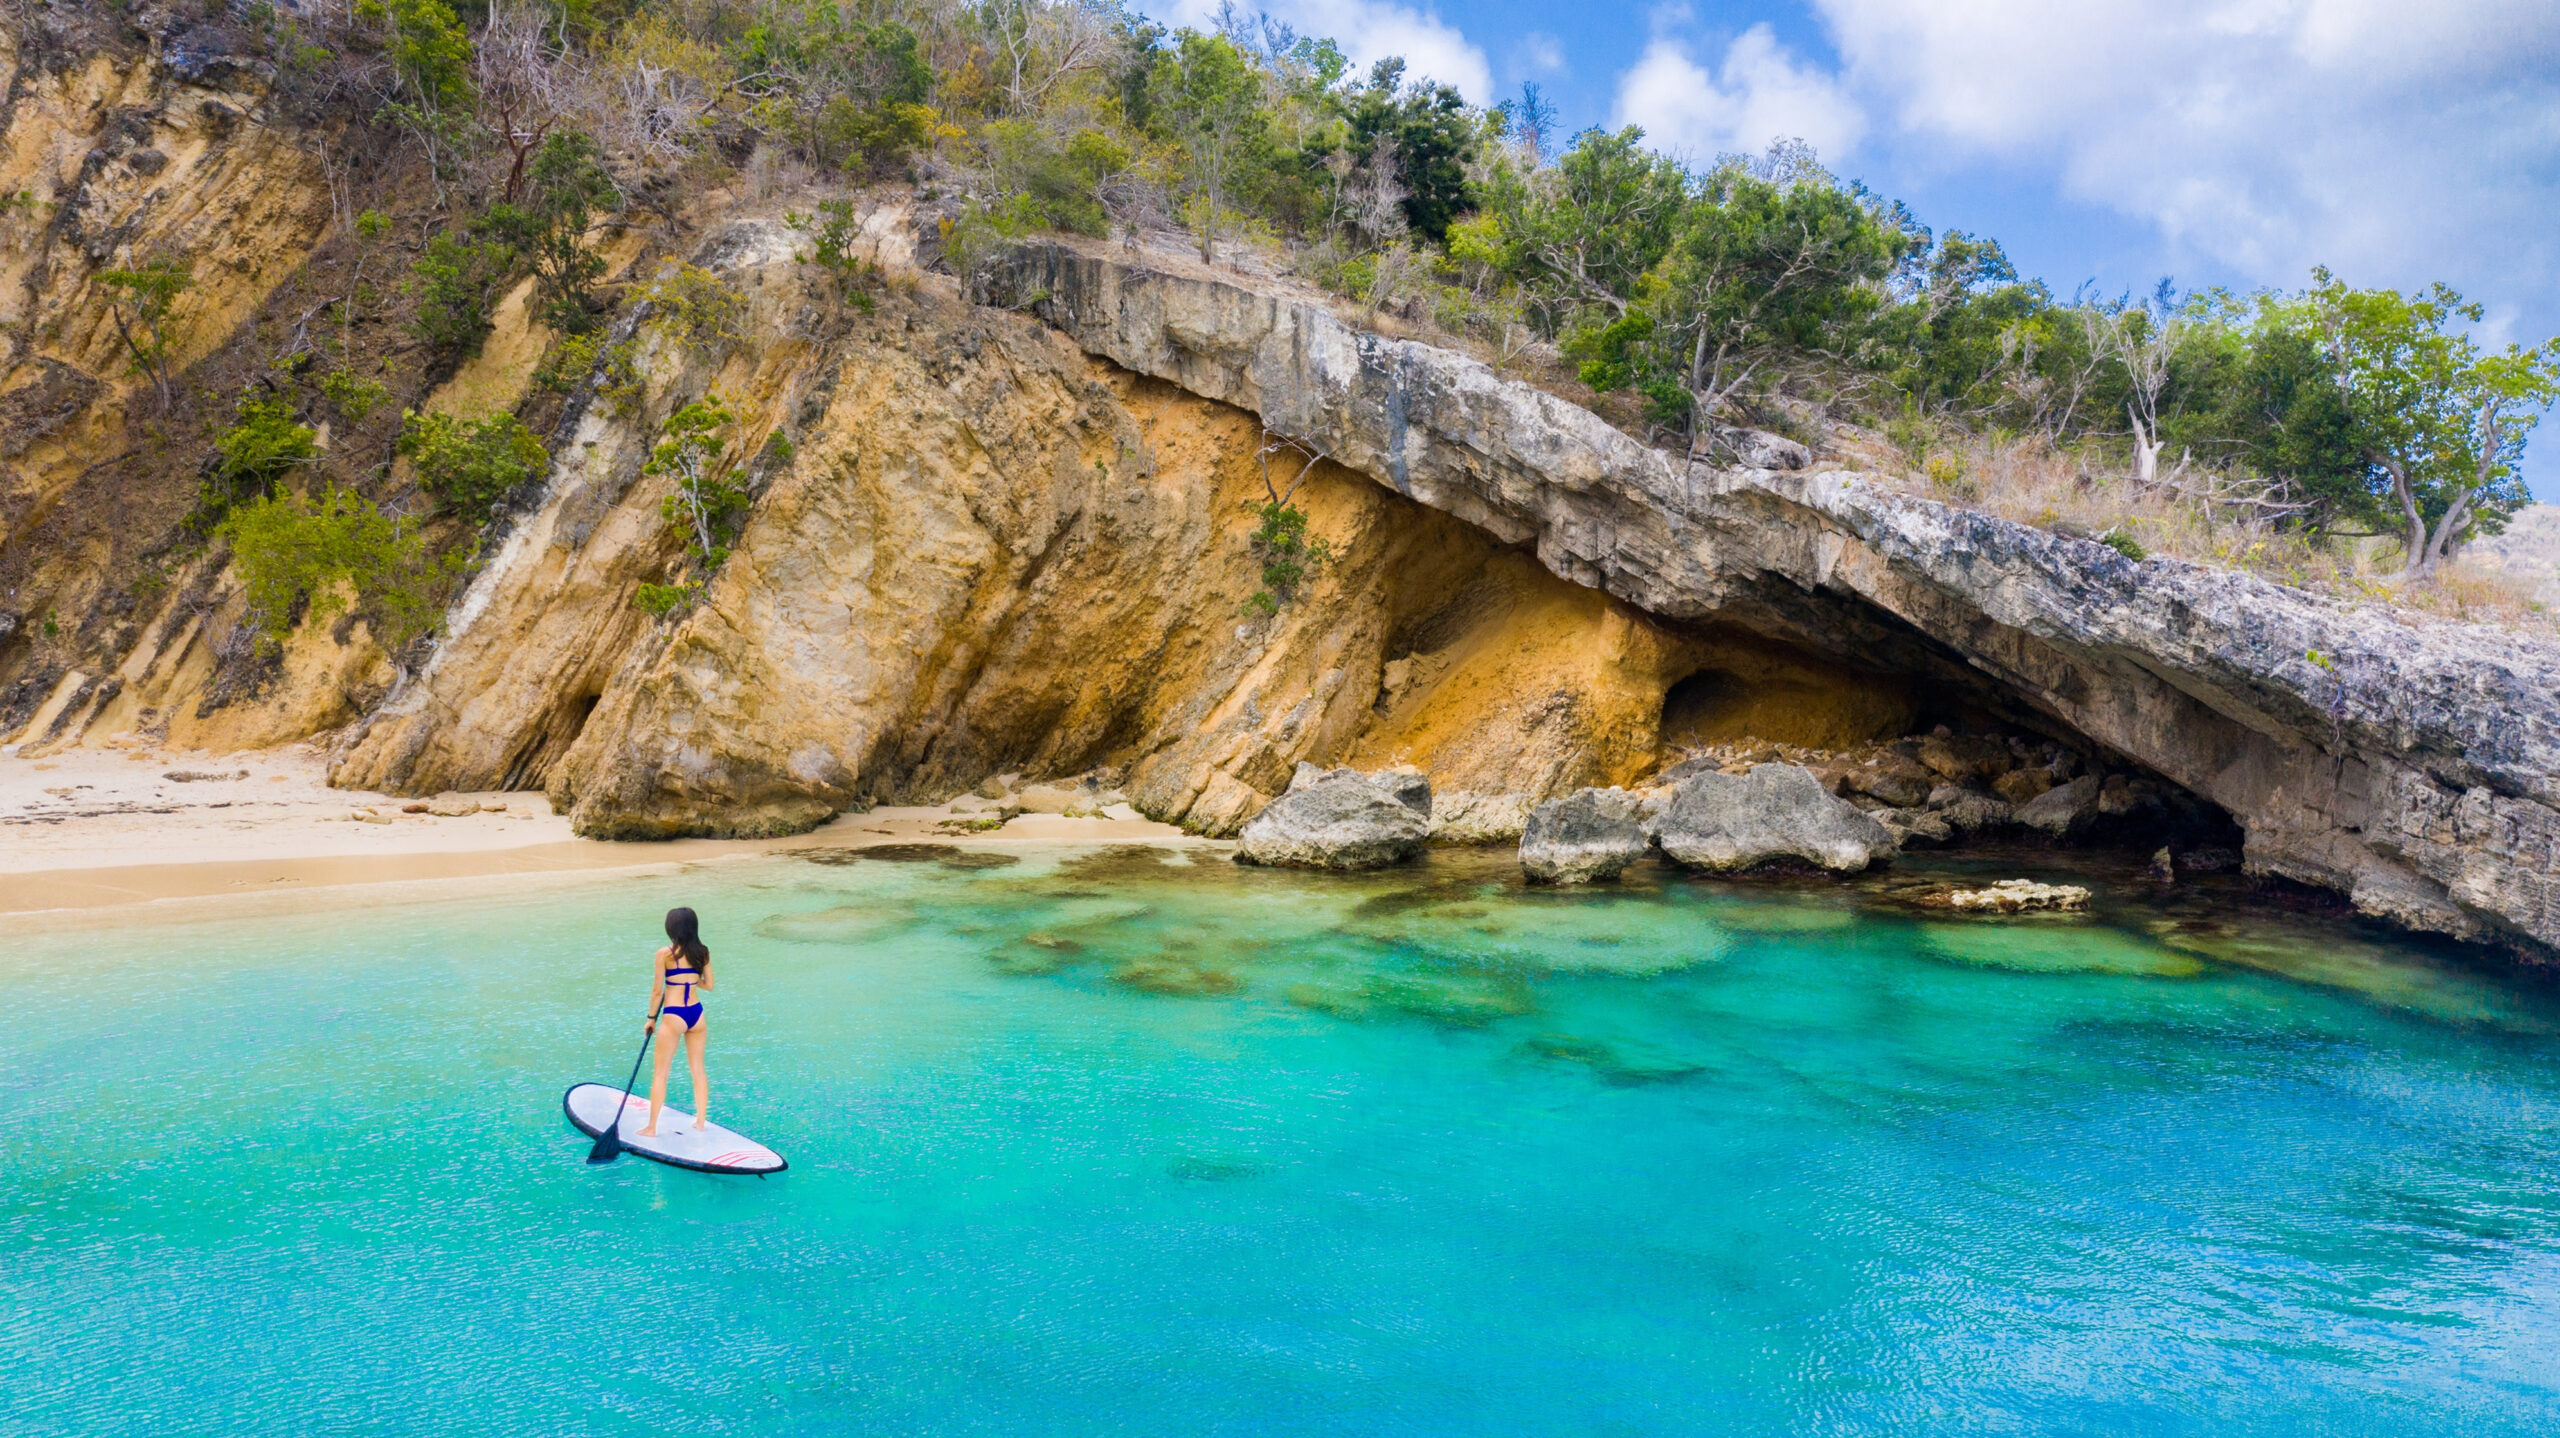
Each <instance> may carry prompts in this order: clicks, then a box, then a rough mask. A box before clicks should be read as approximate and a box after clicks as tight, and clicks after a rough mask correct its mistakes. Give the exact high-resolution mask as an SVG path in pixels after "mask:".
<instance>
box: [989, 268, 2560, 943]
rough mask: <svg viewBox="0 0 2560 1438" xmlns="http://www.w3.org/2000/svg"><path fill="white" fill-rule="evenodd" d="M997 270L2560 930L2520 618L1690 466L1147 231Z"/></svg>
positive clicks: (1634, 553) (1455, 501) (1513, 516)
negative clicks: (2469, 616) (1191, 261)
mask: <svg viewBox="0 0 2560 1438" xmlns="http://www.w3.org/2000/svg"><path fill="white" fill-rule="evenodd" d="M990 298H992V299H994V300H995V301H997V302H999V303H1008V304H1014V305H1020V306H1023V307H1026V308H1029V309H1031V310H1033V311H1034V312H1036V313H1038V314H1039V315H1041V316H1042V317H1043V318H1045V319H1047V320H1049V321H1050V322H1051V323H1052V324H1054V325H1056V326H1058V328H1059V329H1060V330H1062V331H1063V332H1065V333H1066V334H1068V335H1071V336H1073V337H1074V338H1075V339H1076V341H1077V342H1078V343H1079V344H1081V345H1083V346H1084V347H1085V348H1086V349H1088V350H1090V351H1092V352H1093V353H1096V354H1099V355H1103V356H1107V357H1108V358H1110V359H1111V360H1113V361H1115V362H1116V363H1118V364H1121V365H1124V366H1127V367H1128V368H1130V369H1133V370H1136V371H1138V372H1140V373H1143V374H1151V375H1157V376H1161V377H1163V378H1166V379H1169V380H1172V381H1173V382H1175V383H1177V384H1180V385H1181V386H1183V387H1184V388H1185V389H1188V390H1190V391H1192V392H1193V393H1196V394H1201V395H1205V396H1209V397H1213V398H1216V399H1220V400H1223V401H1226V402H1228V403H1231V404H1235V405H1237V406H1240V407H1242V408H1245V409H1249V410H1252V411H1254V412H1255V413H1257V414H1259V415H1260V416H1261V417H1262V420H1263V422H1264V423H1265V424H1267V425H1269V426H1270V427H1271V428H1273V429H1275V430H1277V431H1280V432H1282V433H1285V434H1288V435H1290V436H1292V437H1294V438H1296V439H1298V440H1300V441H1301V442H1303V443H1306V444H1309V445H1312V446H1315V447H1317V448H1320V449H1322V450H1323V451H1324V452H1326V453H1327V454H1329V455H1331V456H1332V457H1333V458H1334V459H1335V460H1336V461H1337V462H1339V463H1342V464H1344V465H1346V466H1349V467H1350V468H1353V469H1356V470H1358V471H1360V472H1362V473H1364V474H1367V475H1369V476H1370V477H1372V478H1373V479H1376V480H1377V481H1379V482H1380V483H1381V484H1383V485H1385V486H1387V487H1389V488H1391V489H1393V490H1395V491H1396V492H1397V493H1399V494H1403V495H1408V496H1411V497H1412V498H1414V499H1417V500H1419V501H1421V502H1422V503H1425V504H1428V505H1430V506H1431V507H1433V508H1435V509H1439V510H1442V511H1444V512H1446V513H1449V514H1452V515H1455V516H1457V517H1458V518H1460V519H1463V520H1465V521H1466V522H1467V523H1468V524H1470V525H1473V526H1475V527H1477V528H1479V529H1482V530H1484V531H1485V532H1486V533H1488V534H1491V535H1493V536H1495V537H1496V538H1498V539H1500V540H1502V541H1504V542H1507V543H1513V544H1534V545H1535V547H1536V551H1537V554H1538V558H1539V560H1540V561H1541V562H1542V563H1544V564H1545V565H1546V566H1547V567H1548V568H1549V569H1550V570H1552V571H1554V572H1555V573H1557V574H1559V575H1562V576H1564V577H1566V578H1569V579H1571V580H1573V581H1575V582H1576V583H1579V584H1586V585H1590V586H1592V587H1594V588H1598V589H1601V590H1604V591H1605V592H1607V593H1609V594H1611V595H1614V596H1617V597H1619V598H1621V599H1624V600H1626V601H1628V602H1629V603H1631V604H1633V605H1635V606H1636V607H1637V608H1639V609H1641V610H1643V611H1645V612H1646V613H1649V614H1653V615H1657V616H1661V617H1662V618H1665V619H1671V620H1705V619H1710V618H1712V619H1719V620H1725V621H1731V622H1739V623H1741V624H1744V625H1746V626H1748V627H1750V628H1751V629H1753V630H1755V631H1757V632H1759V633H1761V634H1764V635H1767V636H1769V637H1771V638H1775V639H1780V640H1785V641H1789V642H1792V643H1795V644H1799V645H1802V646H1804V647H1807V648H1810V649H1813V650H1814V651H1816V652H1818V653H1824V654H1829V655H1834V656H1843V657H1849V656H1854V657H1856V658H1858V659H1859V660H1861V661H1862V662H1865V663H1867V664H1869V665H1871V666H1874V667H1877V668H1884V669H1892V670H1899V671H1901V672H1903V673H1905V674H1911V675H1915V676H1919V677H1920V678H1921V679H1923V680H1927V681H1932V682H1938V683H1948V684H1956V685H1972V686H1984V687H1991V688H1994V689H1996V690H1997V691H1998V692H1999V693H2000V694H2001V695H2004V696H2006V697H2007V698H2008V700H2009V702H2010V703H2011V704H2013V705H2014V706H2016V710H2017V711H2023V712H2028V713H2032V714H2034V715H2036V716H2039V717H2040V719H2041V720H2042V722H2044V723H2045V724H2048V725H2055V726H2060V727H2062V728H2064V729H2066V730H2067V731H2069V732H2072V733H2076V734H2078V735H2083V736H2086V737H2087V738H2089V739H2091V740H2094V741H2096V742H2097V743H2098V744H2100V745H2103V746H2105V747H2106V748H2107V749H2109V750H2112V751H2114V752H2116V753H2118V754H2122V755H2126V756H2129V757H2130V758H2132V759H2133V760H2136V761H2138V762H2140V763H2141V764H2144V765H2147V766H2148V767H2150V768H2152V769H2154V770H2157V771H2158V772H2159V773H2161V774H2163V775H2165V776H2167V777H2168V778H2170V779H2172V780H2174V781H2176V782H2177V783H2179V784H2181V785H2183V786H2185V787H2186V788H2188V789H2190V790H2192V791H2193V792H2195V793H2196V794H2198V795H2201V796H2203V797H2205V798H2207V799H2209V800H2211V801H2212V802H2214V803H2217V804H2219V805H2221V806H2222V807H2223V808H2224V809H2225V810H2227V811H2228V812H2229V813H2230V815H2231V816H2232V817H2233V818H2234V819H2235V820H2236V821H2238V822H2239V823H2240V824H2241V826H2242V827H2243V828H2244V829H2245V830H2246V833H2247V851H2246V852H2247V859H2248V863H2249V865H2250V866H2251V868H2252V869H2253V870H2254V871H2257V872H2261V873H2268V874H2275V875H2281V876H2284V877H2287V878H2291V879H2296V880H2300V881H2303V882H2307V883H2312V884H2318V885H2324V886H2328V887H2331V888H2335V889H2338V890H2340V891H2343V892H2345V893H2347V894H2348V895H2350V896H2351V898H2352V899H2353V901H2354V903H2355V904H2356V906H2357V907H2358V908H2359V909H2361V910H2363V911H2364V912H2366V913H2370V914H2374V915H2378V916H2381V917H2385V918H2389V919H2391V920H2394V921H2396V922H2399V923H2402V924H2406V925H2408V926H2410V927H2413V928H2418V929H2424V930H2433V931H2437V932H2441V933H2447V934H2454V935H2459V936H2463V937H2468V938H2497V939H2504V940H2508V941H2512V942H2515V943H2518V944H2519V945H2521V946H2522V948H2523V949H2524V950H2525V951H2527V952H2529V953H2533V954H2545V953H2548V952H2549V950H2550V947H2551V946H2552V945H2554V944H2560V874H2555V864H2560V849H2555V843H2560V655H2555V654H2553V653H2552V652H2551V650H2550V648H2549V647H2548V646H2546V645H2543V644H2541V643H2539V642H2534V641H2528V640H2525V639H2522V638H2519V637H2518V636H2516V635H2513V634H2509V633H2505V632H2501V631H2490V630H2482V629H2475V628H2467V627H2458V626H2450V625H2445V626H2428V627H2423V628H2421V627H2418V626H2414V625H2411V624H2407V623H2402V622H2397V621H2395V620H2393V619H2390V618H2388V617H2385V616H2382V615H2379V614H2376V613H2374V612H2372V611H2370V610H2364V609H2350V608H2347V607H2345V606H2342V605H2338V604H2333V603H2329V602H2325V601H2322V600H2319V599H2316V598H2314V597H2312V596H2309V595H2307V594H2304V593H2302V592H2300V591H2296V590H2290V589H2286V588H2283V587H2281V586H2278V585H2273V584H2269V583H2266V582H2264V581H2262V580H2258V579H2254V578H2251V577H2249V576H2246V575H2242V574H2236V573H2230V572H2226V571H2217V570H2210V569H2205V568H2202V567H2199V566H2196V565H2191V564H2184V563H2180V562H2177V561H2173V560H2160V559H2154V560H2147V561H2143V562H2141V563H2135V562H2133V561H2130V560H2127V559H2125V558H2124V557H2122V556H2121V555H2118V554H2116V553H2115V552H2114V551H2112V550H2110V549H2107V548H2106V547H2104V546H2102V545H2098V544H2094V543H2090V542H2087V541H2083V540H2077V539H2071V538H2067V537H2064V536H2061V535H2056V534H2051V533H2047V532H2044V531H2040V530H2035V529H2029V528H2027V527H2025V526H2022V525H2017V524H2012V523H2008V522H2005V521H2002V520H1997V519H1993V518H1989V517H1987V516H1983V515H1979V514H1972V513H1967V512H1964V511H1959V510H1954V509H1950V508H1948V507H1946V506H1944V505H1939V504H1934V503H1930V502H1928V501H1924V500H1916V499H1910V498H1906V497H1902V496H1899V495H1895V494H1891V493H1887V492H1885V491H1883V490H1881V489H1879V488H1877V487H1875V486H1874V485H1872V484H1869V483H1867V482H1866V481H1865V480H1863V479H1861V478H1860V477H1859V476H1858V475H1856V474H1853V473H1847V472H1841V471H1813V472H1779V471H1769V470H1718V469H1714V468H1711V467H1708V466H1706V465H1704V464H1693V463H1686V462H1683V461H1682V460H1681V459H1679V458H1676V457H1674V456H1671V455H1667V454H1663V453H1661V452H1659V451H1656V450H1653V449H1650V448H1647V447H1646V446H1644V445H1642V444H1639V443H1637V442H1636V441H1635V440H1633V439H1630V438H1629V437H1627V436H1626V435H1624V434H1621V433H1619V432H1618V431H1617V430H1615V429H1613V428H1611V427H1610V426H1609V425H1607V424H1606V423H1604V422H1603V421H1601V420H1600V419H1599V418H1598V417H1597V416H1595V415H1593V414H1591V413H1590V412H1588V411H1586V410H1583V409H1580V408H1578V407H1576V406H1574V405H1572V404H1569V403H1567V402H1565V401H1563V400H1561V399H1558V398H1556V397H1555V396H1552V395H1549V394H1546V393H1544V392H1542V391H1540V390H1538V389H1536V388H1534V387H1532V386H1529V385H1526V384H1522V383H1517V382H1514V381H1509V380H1505V379H1503V378H1501V377H1499V376H1498V375H1496V374H1495V373H1494V372H1493V371H1492V370H1491V369H1490V368H1488V367H1487V366H1486V365H1484V364H1482V363H1480V362H1478V361H1476V360H1473V359H1470V358H1467V357H1465V356H1462V355H1458V354H1453V353H1450V352H1448V351H1445V350H1439V349H1435V348H1433V347H1431V346H1428V345H1423V344H1418V343H1413V342H1410V341H1402V340H1395V339H1389V338H1386V337H1383V336H1379V335H1375V334H1365V333H1361V332H1358V331H1355V330H1354V329H1353V328H1352V327H1351V326H1349V325H1347V324H1345V323H1343V322H1342V321H1341V320H1339V319H1338V318H1336V317H1335V316H1334V315H1333V314H1332V313H1331V312H1330V310H1329V309H1328V308H1327V307H1326V306H1325V305H1324V303H1322V302H1321V301H1320V300H1319V299H1317V298H1315V297H1312V296H1299V295H1292V294H1286V293H1280V292H1276V291H1274V290H1270V289H1249V288H1246V287H1245V286H1244V285H1242V284H1240V283H1237V282H1235V281H1234V280H1233V279H1232V278H1226V277H1221V276H1218V275H1215V274H1211V273H1205V272H1199V271H1195V270H1191V269H1189V268H1187V267H1184V266H1182V265H1180V264H1178V263H1176V262H1173V261H1171V260H1166V259H1162V258H1161V257H1150V258H1149V259H1148V260H1147V261H1146V262H1144V263H1140V262H1136V261H1133V260H1130V259H1127V258H1124V257H1121V256H1119V255H1116V254H1113V253H1111V252H1108V251H1106V250H1103V249H1102V248H1100V247H1089V246H1081V245H1075V244H1070V243H1065V242H1054V243H1044V244H1038V245H1032V246H1029V247H1026V248H1024V249H1023V250H1022V251H1021V252H1020V253H1018V254H1017V255H1016V256H1014V257H1013V259H1012V260H1011V261H1010V262H1009V263H1008V264H1007V265H1006V266H1005V267H1004V268H1003V269H1002V270H1001V271H1000V272H999V273H997V274H996V275H995V277H994V279H993V281H992V283H991V285H990ZM1986 681H1987V686H1986Z"/></svg>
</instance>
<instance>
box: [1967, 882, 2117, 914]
mask: <svg viewBox="0 0 2560 1438" xmlns="http://www.w3.org/2000/svg"><path fill="white" fill-rule="evenodd" d="M1947 906H1948V907H1949V908H1954V909H1984V910H1988V911H1990V912H1992V913H1995V914H2023V913H2027V912H2030V911H2033V910H2039V909H2057V910H2060V909H2085V908H2087V907H2089V891H2088V890H2087V889H2084V888H2082V887H2080V886H2079V885H2078V884H2042V883H2038V882H2036V881H2035V880H2033V879H2002V880H2001V881H2000V882H1998V883H1996V884H1993V885H1992V886H1991V887H1989V888H1987V889H1957V890H1955V891H1954V892H1952V893H1950V894H1948V895H1947Z"/></svg>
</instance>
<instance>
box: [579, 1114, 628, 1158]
mask: <svg viewBox="0 0 2560 1438" xmlns="http://www.w3.org/2000/svg"><path fill="white" fill-rule="evenodd" d="M615 1117H616V1118H619V1117H620V1115H619V1114H616V1115H615ZM620 1157H622V1125H621V1124H619V1123H613V1124H608V1125H606V1126H605V1130H604V1132H602V1133H600V1134H597V1135H596V1146H595V1147H593V1148H591V1149H588V1150H587V1162H589V1163H611V1162H613V1161H614V1160H615V1159H617V1158H620Z"/></svg>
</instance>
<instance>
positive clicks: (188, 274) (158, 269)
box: [98, 258, 195, 414]
mask: <svg viewBox="0 0 2560 1438" xmlns="http://www.w3.org/2000/svg"><path fill="white" fill-rule="evenodd" d="M98 283H100V284H102V285H105V286H106V287H107V288H109V289H111V290H114V291H115V292H116V295H117V298H116V299H115V300H114V301H113V302H112V303H110V304H109V305H108V306H107V312H108V313H109V314H110V315H113V316H114V317H115V322H116V333H117V334H118V335H119V336H121V337H122V338H123V339H124V347H125V352H126V353H128V354H130V355H132V356H133V372H134V373H135V374H139V375H147V376H149V377H150V379H151V382H152V383H153V384H155V385H157V386H159V389H160V412H161V413H162V414H166V413H168V412H169V349H170V346H171V344H172V343H173V339H172V336H171V335H170V333H169V311H170V310H171V309H172V308H173V307H174V306H175V305H176V304H177V302H178V296H180V295H182V294H184V293H186V292H187V290H188V289H189V288H190V287H192V286H193V285H194V284H195V276H194V273H193V268H192V266H190V265H189V264H188V262H187V261H185V260H173V259H167V258H162V259H156V260H151V261H147V262H145V263H143V264H140V265H136V266H134V267H133V268H132V269H129V270H107V271H104V272H102V273H101V274H100V275H99V276H98ZM128 310H129V311H131V312H132V318H131V319H130V320H128V319H127V318H126V312H127V311H128ZM136 327H139V328H140V330H141V333H140V334H136V333H134V331H135V329H136Z"/></svg>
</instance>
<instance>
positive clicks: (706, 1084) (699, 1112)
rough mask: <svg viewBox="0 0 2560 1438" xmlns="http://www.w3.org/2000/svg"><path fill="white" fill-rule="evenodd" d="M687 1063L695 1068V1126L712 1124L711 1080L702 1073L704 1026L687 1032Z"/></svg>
mask: <svg viewBox="0 0 2560 1438" xmlns="http://www.w3.org/2000/svg"><path fill="white" fill-rule="evenodd" d="M684 1057H685V1062H687V1063H688V1064H690V1065H692V1067H693V1126H694V1127H695V1128H700V1127H702V1126H703V1125H704V1124H707V1123H709V1122H711V1079H710V1077H709V1076H708V1075H706V1074H704V1073H703V1071H702V1025H700V1024H695V1025H694V1026H693V1027H691V1028H689V1029H687V1030H685V1035H684Z"/></svg>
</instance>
